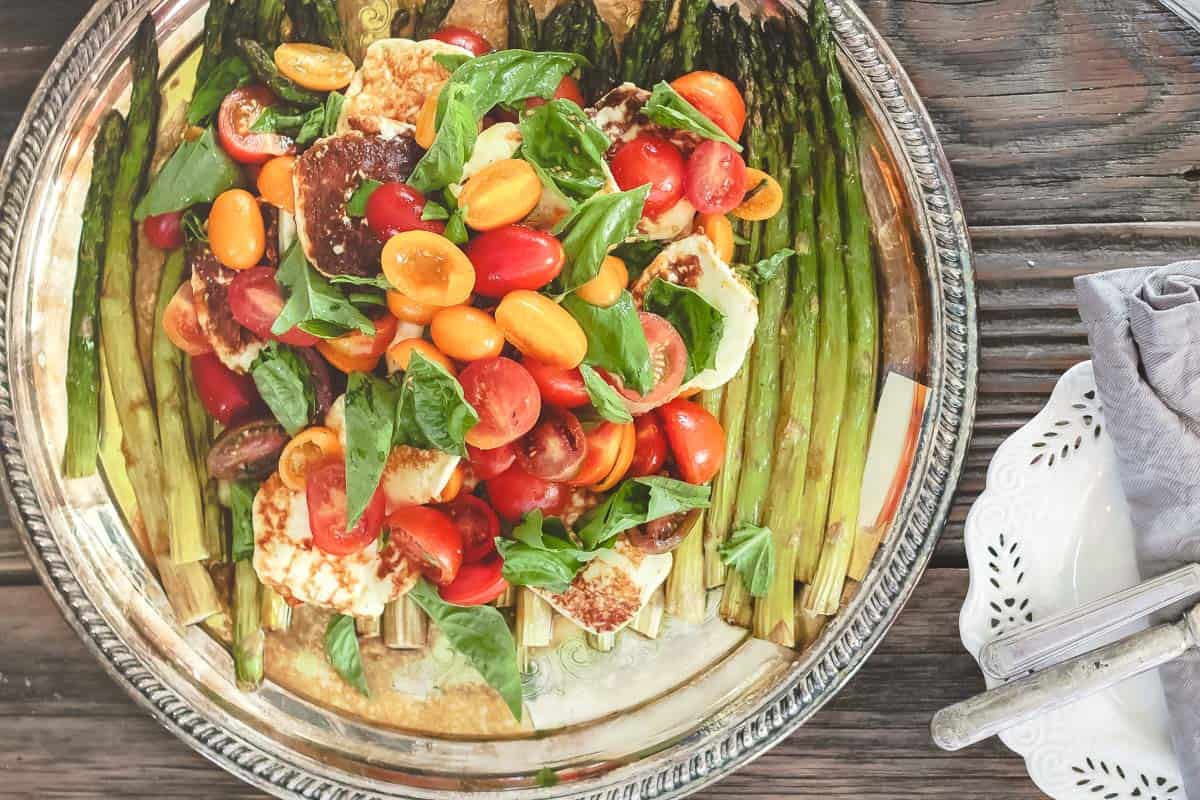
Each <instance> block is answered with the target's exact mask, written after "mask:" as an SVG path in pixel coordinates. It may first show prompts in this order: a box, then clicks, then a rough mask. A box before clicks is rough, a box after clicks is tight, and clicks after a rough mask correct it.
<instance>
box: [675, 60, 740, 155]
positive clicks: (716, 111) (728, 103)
mask: <svg viewBox="0 0 1200 800" xmlns="http://www.w3.org/2000/svg"><path fill="white" fill-rule="evenodd" d="M671 88H672V89H674V90H675V91H677V92H679V93H680V94H681V95H683V99H684V100H687V101H688V102H689V103H691V104H692V105H693V106H695V107H696V110H697V111H699V112H700V113H701V114H703V115H704V116H706V117H708V118H709V119H711V120H712V121H713V122H715V123H716V124H717V127H718V128H720V129H721V130H723V131H725V133H726V135H728V136H729V138H730V139H740V138H742V128H743V127H744V126H745V124H746V101H745V100H743V99H742V93H741V92H739V91H738V88H737V85H736V84H734V82H733V81H731V80H729V79H728V78H726V77H725V76H724V75H721V74H719V73H716V72H709V71H707V70H698V71H696V72H689V73H688V74H687V75H684V76H682V77H679V78H676V79H675V80H673V81H671Z"/></svg>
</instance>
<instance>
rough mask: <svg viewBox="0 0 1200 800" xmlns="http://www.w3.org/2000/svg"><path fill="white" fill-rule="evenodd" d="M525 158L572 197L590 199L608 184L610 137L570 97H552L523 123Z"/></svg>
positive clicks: (528, 115) (562, 191) (522, 135)
mask: <svg viewBox="0 0 1200 800" xmlns="http://www.w3.org/2000/svg"><path fill="white" fill-rule="evenodd" d="M520 127H521V157H522V158H524V159H525V160H526V161H528V162H529V163H530V164H533V165H535V166H537V167H541V169H542V170H544V171H545V173H546V175H548V176H549V177H550V180H552V181H553V182H554V185H555V187H557V188H558V190H559V191H560V192H561V193H562V194H564V195H566V196H567V197H569V198H570V199H571V200H575V201H578V200H586V199H588V198H589V197H591V196H592V195H594V194H595V193H596V192H598V191H599V190H600V189H602V188H603V187H604V183H605V180H606V175H605V170H604V153H605V151H606V150H608V146H609V144H610V143H609V141H608V137H607V136H605V135H604V131H602V130H600V128H598V127H597V126H596V123H594V122H592V120H591V118H590V117H589V116H588V115H587V114H585V113H583V109H581V108H580V107H579V106H578V105H576V104H575V103H573V102H571V101H570V100H551V101H550V102H549V103H545V104H543V105H541V106H538V107H536V108H534V109H533V111H531V112H530V113H528V114H526V115H525V116H524V117H523V118H522V119H521V123H520Z"/></svg>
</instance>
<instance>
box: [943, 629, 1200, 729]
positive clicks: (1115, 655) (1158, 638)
mask: <svg viewBox="0 0 1200 800" xmlns="http://www.w3.org/2000/svg"><path fill="white" fill-rule="evenodd" d="M1193 614H1200V612H1198V611H1196V610H1193V611H1190V612H1188V617H1185V619H1184V620H1182V621H1180V622H1176V623H1172V624H1168V625H1159V626H1157V627H1154V628H1150V629H1148V630H1144V631H1142V632H1140V633H1136V634H1134V635H1133V636H1129V637H1127V638H1125V639H1122V640H1120V641H1118V642H1114V643H1113V644H1110V645H1108V646H1106V647H1102V648H1100V649H1099V650H1093V651H1092V652H1090V653H1085V654H1084V655H1081V656H1078V657H1077V658H1073V659H1071V660H1070V661H1064V662H1063V663H1061V664H1058V665H1056V666H1053V667H1050V668H1049V669H1045V670H1042V671H1041V672H1035V673H1034V674H1033V675H1029V676H1027V677H1024V678H1019V679H1017V680H1015V681H1013V682H1012V683H1006V684H1004V685H1002V686H997V687H996V688H994V689H991V690H990V691H986V692H984V693H983V694H978V695H975V696H974V697H972V698H969V699H967V700H964V701H962V702H961V703H955V704H954V705H952V706H949V707H948V708H943V709H942V710H941V711H939V712H937V714H935V715H934V716H933V722H932V723H931V724H930V730H931V732H932V734H933V741H934V742H935V743H936V744H937V746H938V747H940V748H942V749H943V750H961V749H962V748H964V747H967V746H968V745H972V744H975V743H976V742H980V741H983V740H984V739H986V738H988V737H989V736H994V735H996V734H997V733H1000V732H1001V731H1005V730H1008V729H1009V728H1011V727H1013V726H1014V725H1019V724H1021V723H1022V722H1026V721H1028V720H1030V719H1033V718H1034V717H1036V716H1038V715H1040V714H1043V713H1045V712H1047V711H1052V710H1054V709H1056V708H1061V707H1062V706H1065V705H1068V704H1070V703H1073V702H1075V701H1076V700H1081V699H1083V698H1084V697H1087V696H1088V695H1091V694H1094V693H1096V692H1098V691H1100V690H1102V689H1107V688H1108V687H1110V686H1113V685H1115V684H1117V683H1120V682H1121V681H1123V680H1125V679H1127V678H1132V677H1133V676H1135V675H1140V674H1141V673H1143V672H1146V671H1147V670H1150V669H1154V668H1155V667H1157V666H1160V665H1162V664H1165V663H1167V662H1168V661H1171V660H1173V659H1176V658H1178V657H1179V656H1181V655H1183V654H1184V653H1185V652H1186V651H1187V650H1188V648H1190V647H1193V646H1195V644H1196V638H1195V635H1194V631H1193V629H1192V627H1191V626H1190V625H1189V619H1190V617H1191V616H1192V615H1193Z"/></svg>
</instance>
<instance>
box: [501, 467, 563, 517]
mask: <svg viewBox="0 0 1200 800" xmlns="http://www.w3.org/2000/svg"><path fill="white" fill-rule="evenodd" d="M486 485H487V492H488V499H490V500H491V501H492V508H494V509H495V510H496V513H497V514H499V515H500V518H501V519H504V520H507V521H509V522H517V521H519V520H520V519H521V517H523V516H525V515H526V514H528V513H529V512H530V511H533V510H534V509H535V508H540V509H541V510H542V513H544V514H545V515H546V516H548V517H554V516H558V515H559V514H561V513H562V511H563V509H564V508H565V507H566V505H567V499H568V496H569V495H570V492H569V491H568V490H567V487H566V486H564V485H563V484H561V483H558V482H556V481H546V480H542V479H541V478H539V477H537V476H536V475H530V474H529V473H528V472H526V471H525V470H523V469H521V468H520V467H517V466H513V467H510V468H509V469H508V470H506V471H505V472H503V473H502V474H500V475H497V476H496V477H494V478H492V479H491V480H490V481H487V482H486Z"/></svg>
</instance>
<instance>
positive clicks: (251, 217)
mask: <svg viewBox="0 0 1200 800" xmlns="http://www.w3.org/2000/svg"><path fill="white" fill-rule="evenodd" d="M208 244H209V247H211V248H212V252H213V255H214V256H216V257H217V260H218V261H220V262H221V263H222V264H224V265H225V266H227V267H229V268H230V269H239V270H240V269H250V268H251V267H253V266H256V265H257V264H258V262H259V261H262V257H263V253H265V252H266V251H267V229H266V225H264V224H263V215H262V209H261V208H259V206H258V200H256V199H255V198H254V195H252V194H250V193H249V192H247V191H246V190H245V189H229V190H228V191H225V192H222V193H221V194H220V195H218V196H217V199H216V200H214V201H213V204H212V210H210V211H209V212H208Z"/></svg>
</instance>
